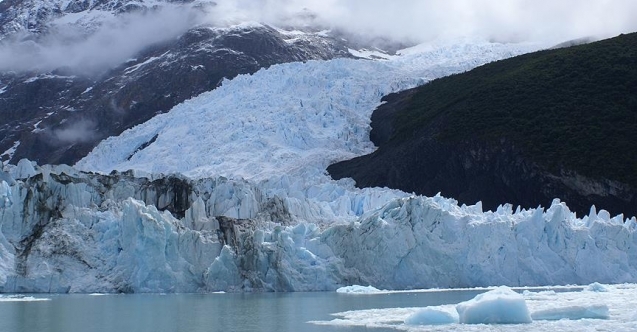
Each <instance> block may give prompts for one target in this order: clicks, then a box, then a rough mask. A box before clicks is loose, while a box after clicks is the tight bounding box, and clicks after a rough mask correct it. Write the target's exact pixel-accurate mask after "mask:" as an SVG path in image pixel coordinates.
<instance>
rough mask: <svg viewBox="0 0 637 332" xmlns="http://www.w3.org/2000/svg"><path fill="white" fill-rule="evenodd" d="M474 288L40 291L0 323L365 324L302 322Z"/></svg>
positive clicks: (15, 326)
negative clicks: (414, 290)
mask: <svg viewBox="0 0 637 332" xmlns="http://www.w3.org/2000/svg"><path fill="white" fill-rule="evenodd" d="M478 293H480V291H444V292H433V293H432V292H427V293H391V294H374V295H370V294H365V295H351V294H338V293H335V292H325V293H265V294H205V295H204V294H169V295H155V294H148V295H105V296H90V295H47V296H35V297H46V298H50V299H51V300H50V301H39V302H0V331H1V332H49V331H50V332H80V331H82V332H84V331H96V332H102V331H104V332H106V331H109V332H111V331H117V332H128V331H131V332H132V331H134V332H145V331H149V332H150V331H152V332H164V331H165V332H172V331H188V332H199V331H224V332H234V331H237V332H239V331H277V332H286V331H290V332H299V331H300V332H314V331H341V332H342V331H367V330H366V329H364V328H353V327H352V328H349V327H348V328H342V327H341V328H339V327H331V326H317V325H313V324H308V323H307V322H308V321H312V320H331V319H333V318H334V317H333V316H331V315H330V314H333V313H337V312H343V311H348V310H360V309H373V308H379V309H380V308H395V307H424V306H428V305H441V304H450V303H458V302H462V301H466V300H469V299H471V298H473V297H474V296H475V295H477V294H478ZM373 331H381V330H373Z"/></svg>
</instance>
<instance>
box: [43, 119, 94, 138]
mask: <svg viewBox="0 0 637 332" xmlns="http://www.w3.org/2000/svg"><path fill="white" fill-rule="evenodd" d="M95 127H96V123H95V122H93V121H89V120H81V121H78V122H75V123H73V124H71V125H69V126H66V127H65V128H62V129H55V130H53V132H52V133H53V137H54V138H55V139H57V141H54V143H70V144H74V143H86V142H92V141H94V140H95V139H96V137H97V134H96V131H95Z"/></svg>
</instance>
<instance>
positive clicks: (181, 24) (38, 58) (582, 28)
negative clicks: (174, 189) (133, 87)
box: [0, 0, 637, 73]
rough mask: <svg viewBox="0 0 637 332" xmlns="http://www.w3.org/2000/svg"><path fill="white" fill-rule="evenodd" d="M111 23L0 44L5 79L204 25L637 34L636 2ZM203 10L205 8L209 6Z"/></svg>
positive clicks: (259, 10)
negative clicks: (10, 74)
mask: <svg viewBox="0 0 637 332" xmlns="http://www.w3.org/2000/svg"><path fill="white" fill-rule="evenodd" d="M203 1H204V2H198V3H197V5H194V6H190V5H189V6H181V7H176V6H173V5H166V6H165V8H164V9H162V10H150V11H148V12H147V13H144V14H125V15H118V16H114V17H111V18H110V19H109V20H107V21H106V22H105V23H103V24H102V25H101V27H100V28H99V29H97V31H96V32H95V33H92V34H89V35H88V36H86V35H87V33H86V31H79V30H77V29H75V28H73V27H72V26H60V27H58V28H57V29H54V30H53V33H51V34H49V35H47V36H44V37H42V38H39V39H38V41H37V42H36V41H13V42H11V41H6V40H5V41H4V42H3V43H2V44H0V71H5V72H6V71H41V72H47V71H51V70H54V69H56V68H61V67H66V68H70V69H72V70H74V71H76V72H78V73H95V72H99V71H100V70H105V69H108V68H112V67H114V66H116V65H118V64H121V63H123V62H124V61H126V60H127V59H129V58H133V57H135V55H136V54H138V53H139V52H140V51H141V50H143V49H144V48H147V47H148V46H150V45H152V44H155V43H158V42H162V41H165V40H169V39H171V38H177V37H178V36H179V35H180V34H182V33H184V32H185V31H187V30H188V29H189V28H192V27H194V26H197V25H202V24H206V25H213V26H220V27H221V26H228V25H232V24H236V23H241V22H246V21H254V22H262V23H266V24H272V25H277V26H284V27H285V26H297V27H303V26H313V27H320V28H324V29H338V30H340V31H344V32H347V33H350V34H352V35H359V36H367V37H369V38H378V37H382V38H388V39H392V40H395V41H397V42H402V43H414V44H415V43H421V42H427V41H430V40H434V39H441V38H442V39H448V38H458V37H475V38H483V39H488V40H495V41H501V42H522V41H535V42H547V43H548V42H553V43H560V42H563V41H567V40H570V39H577V38H582V37H593V38H606V37H611V36H615V35H617V34H619V33H627V32H633V31H636V30H637V20H635V19H634V17H632V16H634V14H635V13H637V1H634V0H587V1H581V0H557V1H556V0H393V1H387V0H349V1H347V0H216V1H214V2H212V1H210V2H205V1H207V0H203ZM202 4H203V5H202Z"/></svg>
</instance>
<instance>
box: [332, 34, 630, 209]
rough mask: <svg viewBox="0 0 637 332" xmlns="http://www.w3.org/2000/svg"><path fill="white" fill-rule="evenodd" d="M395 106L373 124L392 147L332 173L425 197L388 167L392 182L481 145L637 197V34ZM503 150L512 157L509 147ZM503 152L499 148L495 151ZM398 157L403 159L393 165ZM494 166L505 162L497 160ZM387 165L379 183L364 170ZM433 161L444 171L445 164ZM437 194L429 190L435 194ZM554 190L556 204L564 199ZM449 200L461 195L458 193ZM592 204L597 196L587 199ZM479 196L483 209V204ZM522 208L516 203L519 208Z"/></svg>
mask: <svg viewBox="0 0 637 332" xmlns="http://www.w3.org/2000/svg"><path fill="white" fill-rule="evenodd" d="M389 99H392V100H397V102H395V103H394V106H391V105H390V106H385V111H384V115H382V116H377V121H375V122H374V121H373V122H372V126H373V128H374V129H373V131H376V132H379V131H381V132H384V133H385V134H384V140H383V141H376V142H375V143H377V144H379V145H380V148H379V150H378V151H377V152H376V153H375V154H374V155H372V156H370V157H369V158H368V159H366V160H365V162H362V160H359V161H353V162H350V164H347V163H348V162H346V164H342V165H339V164H337V165H334V166H332V167H330V172H331V173H332V174H333V175H334V176H335V177H337V178H338V177H343V176H351V177H353V178H354V179H356V180H357V182H358V184H359V185H380V186H391V187H398V188H400V189H411V190H414V191H416V192H419V190H418V188H414V185H413V183H412V184H408V183H406V184H405V185H401V183H400V181H403V180H406V181H410V182H413V179H411V178H414V176H413V175H412V176H398V178H402V179H403V180H401V179H397V177H396V176H380V175H379V174H380V173H378V172H382V171H383V170H382V169H383V167H385V169H384V171H386V172H390V173H391V172H395V171H396V169H401V168H404V166H397V164H396V163H398V162H400V161H399V160H400V159H402V160H406V161H407V162H410V161H413V160H415V159H420V157H419V158H414V157H413V156H411V157H410V156H408V155H405V154H410V153H411V154H414V153H420V152H425V151H430V150H431V147H432V145H435V144H438V145H441V146H442V145H444V146H445V147H447V148H449V147H450V148H451V149H452V150H453V149H455V148H460V146H464V147H466V148H467V149H469V148H468V146H472V149H474V150H475V148H476V144H477V145H479V146H481V147H483V148H484V147H486V150H489V147H492V149H491V150H493V151H495V150H498V149H499V151H502V152H501V153H511V152H513V153H515V154H516V156H519V157H520V158H522V160H523V161H520V160H521V159H519V158H517V157H516V158H517V159H516V158H509V159H510V160H513V159H515V160H516V161H515V163H518V164H520V163H525V164H529V165H530V164H532V165H534V167H536V168H537V167H539V168H538V169H539V170H540V171H542V172H544V171H545V172H547V173H546V174H549V173H550V174H554V175H557V176H559V175H560V174H563V173H564V172H570V173H576V174H578V175H583V176H585V177H587V178H590V179H594V180H596V181H597V180H599V181H606V180H612V181H618V182H620V183H621V184H622V185H624V184H626V185H628V186H630V187H632V188H637V33H633V34H627V35H620V36H618V37H616V38H612V39H607V40H603V41H600V42H595V43H591V44H585V45H579V46H574V47H569V48H561V49H552V50H546V51H541V52H536V53H532V54H527V55H523V56H519V57H515V58H511V59H507V60H503V61H498V62H494V63H491V64H487V65H484V66H482V67H479V68H476V69H474V70H472V71H470V72H466V73H463V74H458V75H453V76H449V77H445V78H442V79H437V80H435V81H432V82H431V83H429V84H426V85H424V86H421V87H419V88H417V89H415V90H412V91H408V92H405V93H404V94H403V95H402V96H401V95H398V96H393V97H391V98H389ZM390 104H391V101H390ZM392 107H393V109H392V110H391V111H387V109H386V108H392ZM377 112H378V111H377ZM379 119H380V120H381V121H380V122H379V121H378V120H379ZM373 120H374V119H373ZM425 141H426V142H427V144H424V143H423V142H425ZM503 142H505V143H506V145H507V148H502V147H501V146H502V144H503ZM496 145H497V146H498V148H493V147H495V146H496ZM415 146H420V147H419V148H417V149H416V148H414V147H415ZM480 149H482V148H480ZM480 149H479V150H480ZM434 150H436V149H434ZM465 150H466V149H465ZM482 150H484V149H482ZM504 151H508V152H504ZM392 153H394V154H396V153H401V154H402V155H395V156H391V157H389V156H388V155H390V154H392ZM453 153H454V152H452V153H451V154H452V155H453ZM474 154H475V151H474ZM385 155H387V157H383V156H385ZM364 158H365V157H364ZM392 158H393V159H397V161H396V162H395V163H394V165H391V162H390V161H389V160H391V159H392ZM450 158H451V157H450ZM487 159H488V160H492V161H494V162H502V160H501V159H500V158H499V157H498V156H497V153H495V154H494V157H492V158H487ZM379 160H385V161H384V162H383V163H381V164H382V165H374V166H371V165H370V166H369V167H374V168H380V169H381V170H375V171H373V172H376V174H377V175H376V176H371V175H370V174H371V173H370V172H372V171H366V170H365V169H364V166H363V165H364V164H365V163H366V162H367V163H370V164H374V163H375V161H376V162H377V161H379ZM432 160H434V161H435V162H441V160H439V159H437V158H435V157H434V158H432ZM463 162H465V163H466V162H467V161H466V160H465V161H463ZM418 163H420V164H422V165H412V166H414V167H416V168H417V167H421V166H423V165H424V166H426V161H425V162H423V161H418ZM345 166H347V167H345ZM424 166H423V167H424ZM347 168H350V170H349V171H347ZM425 168H427V167H425ZM496 168H497V167H496ZM525 169H528V167H526V168H525ZM492 171H497V169H492ZM536 171H537V169H536V170H534V172H536ZM348 172H349V174H346V173H348ZM546 174H545V175H546ZM422 175H423V176H427V174H422ZM462 176H463V177H466V178H463V181H465V182H467V181H468V182H470V181H471V178H470V176H469V177H467V174H463V175H462ZM494 176H495V175H494ZM529 176H530V175H529ZM357 177H358V178H357ZM390 178H391V179H390ZM392 181H393V182H394V183H390V182H392ZM452 181H453V180H452ZM504 182H507V181H506V180H505V181H504ZM513 182H515V181H513ZM563 182H564V181H563ZM606 182H608V181H606ZM430 184H431V183H429V184H427V185H426V186H425V187H427V188H428V189H431V190H433V191H435V189H436V188H429V187H431V186H430ZM589 184H590V183H589ZM459 185H461V184H459ZM538 185H539V186H543V185H544V184H542V183H539V184H538ZM402 187H405V188H402ZM410 187H411V188H410ZM443 187H444V186H443ZM554 187H555V186H553V187H552V189H551V190H552V191H551V192H550V193H546V195H549V194H553V195H559V194H560V192H559V190H558V191H557V192H556V191H555V188H554ZM589 187H591V186H590V185H589ZM593 187H594V186H593ZM509 189H511V190H514V191H515V188H507V190H509ZM580 189H581V188H580ZM589 189H590V188H589ZM431 190H430V191H431ZM539 190H542V189H541V188H540V189H539ZM425 191H426V190H425ZM448 191H449V190H448ZM580 191H581V190H580ZM424 194H431V192H424ZM443 194H445V192H444V191H443ZM448 194H458V193H454V192H453V190H451V192H449V193H448ZM590 194H591V193H590V190H588V189H587V190H585V193H583V195H584V196H586V195H588V196H591V195H590ZM593 195H594V194H593ZM599 195H601V196H607V195H606V194H604V193H599ZM460 196H462V193H460ZM473 196H476V197H474V199H479V197H478V195H477V194H476V195H473ZM505 196H506V195H505ZM513 196H516V195H513ZM517 196H520V195H517ZM565 196H567V197H574V196H572V195H568V194H566V195H565ZM628 196H630V195H628ZM628 196H626V197H623V198H622V199H623V200H624V201H626V202H627V203H629V204H631V203H630V201H631V200H633V199H634V197H632V198H631V197H628ZM558 197H559V196H558ZM517 198H520V197H517ZM502 199H506V197H502ZM518 200H519V199H518ZM512 201H513V203H515V201H516V198H515V197H514V199H512ZM522 201H524V199H522ZM591 202H592V203H595V200H592V201H591ZM533 203H534V202H533V201H530V202H528V204H533ZM538 203H542V204H546V202H544V201H541V202H538ZM620 211H621V209H620Z"/></svg>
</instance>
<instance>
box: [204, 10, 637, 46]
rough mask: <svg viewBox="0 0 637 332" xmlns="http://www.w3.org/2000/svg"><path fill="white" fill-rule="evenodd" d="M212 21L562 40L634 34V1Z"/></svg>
mask: <svg viewBox="0 0 637 332" xmlns="http://www.w3.org/2000/svg"><path fill="white" fill-rule="evenodd" d="M217 3H218V4H219V6H218V9H219V12H218V16H220V17H225V18H226V20H228V21H231V20H232V18H238V19H242V20H245V19H251V20H255V21H266V22H272V23H274V24H276V23H285V20H286V19H290V17H294V13H300V12H303V11H304V10H305V11H309V12H312V13H314V14H315V15H316V18H315V21H316V22H320V23H321V24H323V25H325V26H328V27H332V28H339V29H342V30H345V31H349V32H352V33H356V34H361V35H365V34H366V35H375V36H385V37H389V38H393V39H398V40H402V41H408V40H409V41H413V42H422V41H427V40H430V39H433V38H453V37H459V36H463V37H464V36H479V37H483V38H502V39H507V38H508V39H513V40H542V41H549V40H550V41H564V40H568V39H574V38H580V37H584V36H598V37H609V36H613V35H616V34H619V33H622V32H632V31H635V30H637V20H635V19H634V17H633V16H634V13H637V1H634V0H587V1H581V0H557V1H556V0H392V1H386V0H349V1H348V0H218V1H217Z"/></svg>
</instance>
